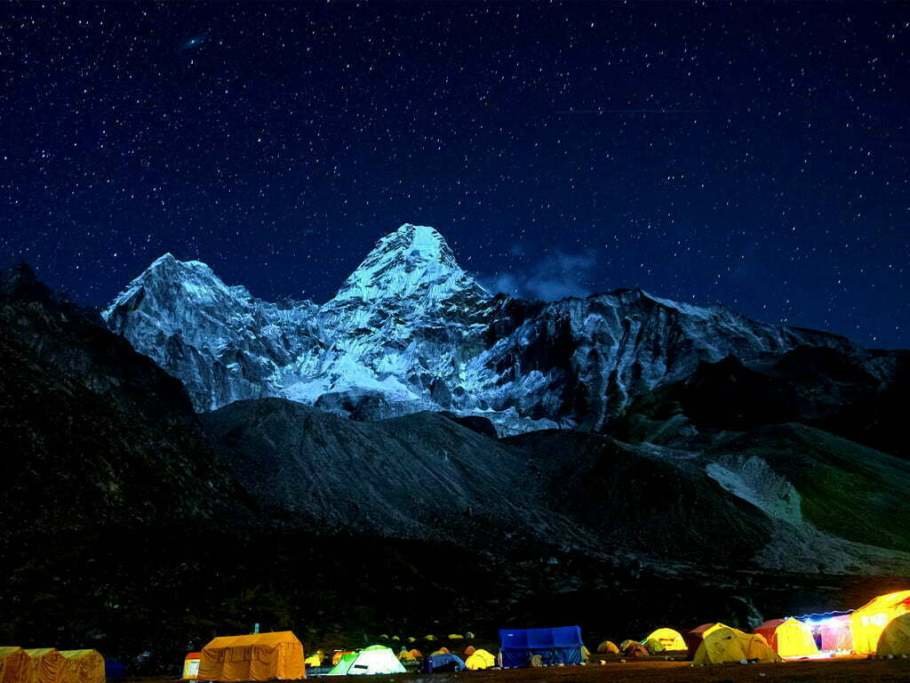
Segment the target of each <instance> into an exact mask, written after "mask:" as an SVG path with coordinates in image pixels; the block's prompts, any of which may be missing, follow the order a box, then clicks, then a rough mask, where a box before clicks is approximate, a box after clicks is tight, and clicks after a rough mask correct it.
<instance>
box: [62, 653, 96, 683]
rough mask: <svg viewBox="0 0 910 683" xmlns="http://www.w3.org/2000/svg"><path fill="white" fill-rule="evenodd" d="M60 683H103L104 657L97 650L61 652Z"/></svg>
mask: <svg viewBox="0 0 910 683" xmlns="http://www.w3.org/2000/svg"><path fill="white" fill-rule="evenodd" d="M60 655H61V656H62V657H63V658H64V659H65V660H66V661H65V662H64V663H63V673H62V675H61V676H60V679H59V682H60V683H104V657H102V656H101V653H99V652H98V651H97V650H61V651H60Z"/></svg>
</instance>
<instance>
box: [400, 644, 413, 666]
mask: <svg viewBox="0 0 910 683" xmlns="http://www.w3.org/2000/svg"><path fill="white" fill-rule="evenodd" d="M416 659H417V657H415V656H414V655H412V654H411V651H410V650H408V649H407V648H406V647H403V648H401V652H399V653H398V661H399V662H413V661H415V660H416Z"/></svg>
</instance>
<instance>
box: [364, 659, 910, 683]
mask: <svg viewBox="0 0 910 683" xmlns="http://www.w3.org/2000/svg"><path fill="white" fill-rule="evenodd" d="M380 678H384V677H380ZM405 680H408V681H414V682H415V683H417V682H419V683H447V682H451V681H459V683H517V682H518V681H521V682H522V683H524V682H525V681H533V682H535V683H576V682H577V683H595V682H596V683H601V682H603V683H626V682H627V681H628V682H630V683H635V682H653V683H663V681H667V683H694V682H695V681H699V682H702V681H705V682H709V683H739V682H740V681H775V682H778V683H779V682H782V681H825V682H827V681H833V682H834V683H847V682H848V681H850V682H852V681H860V682H862V683H872V682H873V681H874V682H875V683H884V682H885V681H887V682H889V683H892V682H897V681H901V682H903V683H907V682H910V659H894V660H872V659H865V658H863V659H859V658H855V659H854V658H840V659H825V660H815V661H794V662H784V663H782V664H749V665H742V664H731V665H722V666H710V667H697V668H696V667H692V666H691V663H690V662H666V661H645V662H633V661H627V662H607V663H606V664H603V665H599V664H593V665H589V666H572V667H565V668H547V669H512V670H509V671H489V672H483V671H475V672H465V673H460V674H434V675H432V676H427V675H416V674H409V675H406V676H401V677H395V681H405Z"/></svg>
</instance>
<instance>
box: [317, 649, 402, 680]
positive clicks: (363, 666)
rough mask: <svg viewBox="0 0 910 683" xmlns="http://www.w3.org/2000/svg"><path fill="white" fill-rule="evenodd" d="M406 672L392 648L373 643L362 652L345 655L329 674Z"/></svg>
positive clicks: (356, 674) (367, 674) (360, 674)
mask: <svg viewBox="0 0 910 683" xmlns="http://www.w3.org/2000/svg"><path fill="white" fill-rule="evenodd" d="M404 672H405V669H404V667H403V666H402V665H401V662H399V661H398V657H396V656H395V653H394V652H392V650H391V648H388V647H384V646H382V645H373V646H371V647H368V648H366V649H364V650H361V651H360V652H355V653H352V654H349V655H345V656H344V657H342V658H341V661H340V662H338V664H336V665H335V667H334V668H333V669H332V670H331V671H329V673H328V675H329V676H371V675H373V674H403V673H404Z"/></svg>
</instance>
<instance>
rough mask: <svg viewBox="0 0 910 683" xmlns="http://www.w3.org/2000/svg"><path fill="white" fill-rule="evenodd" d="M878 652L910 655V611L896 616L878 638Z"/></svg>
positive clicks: (886, 654) (881, 653)
mask: <svg viewBox="0 0 910 683" xmlns="http://www.w3.org/2000/svg"><path fill="white" fill-rule="evenodd" d="M876 653H877V654H878V655H879V656H881V657H887V656H888V655H910V612H908V613H907V614H901V615H900V616H899V617H894V619H892V620H891V621H890V622H889V623H888V625H887V626H885V630H884V631H882V635H881V637H880V638H879V639H878V649H877V650H876Z"/></svg>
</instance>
